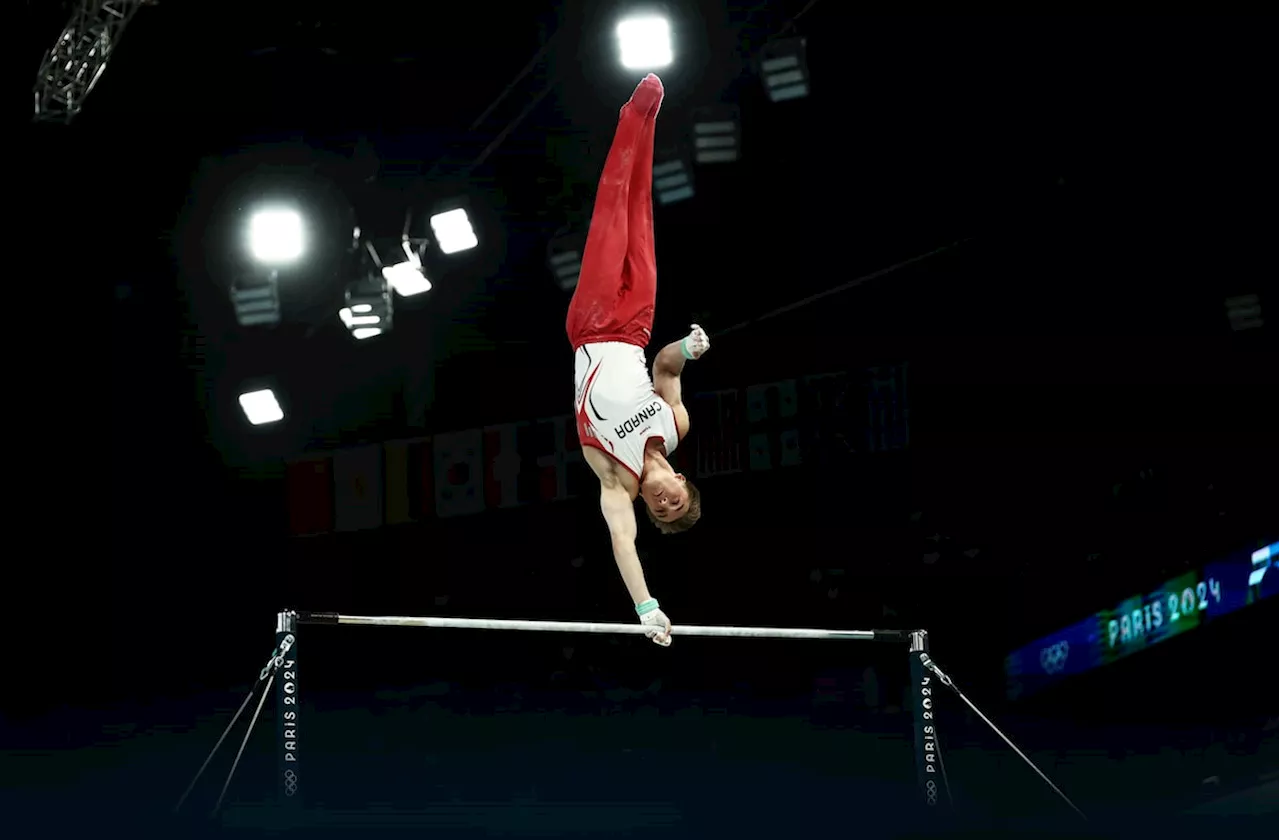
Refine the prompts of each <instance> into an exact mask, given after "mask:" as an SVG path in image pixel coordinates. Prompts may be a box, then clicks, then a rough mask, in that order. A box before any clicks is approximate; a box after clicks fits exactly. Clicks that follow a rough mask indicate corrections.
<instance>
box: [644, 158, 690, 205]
mask: <svg viewBox="0 0 1280 840" xmlns="http://www.w3.org/2000/svg"><path fill="white" fill-rule="evenodd" d="M653 195H654V197H655V198H657V199H658V203H659V204H663V205H666V204H675V203H676V202H678V201H687V200H689V199H691V198H693V165H692V164H691V163H690V161H689V159H688V157H687V156H686V155H683V154H680V153H678V152H666V153H663V154H661V155H655V156H654V164H653Z"/></svg>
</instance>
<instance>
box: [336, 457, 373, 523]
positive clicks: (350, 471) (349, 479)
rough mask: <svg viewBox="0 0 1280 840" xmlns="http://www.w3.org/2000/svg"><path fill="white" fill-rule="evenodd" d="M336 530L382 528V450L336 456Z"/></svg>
mask: <svg viewBox="0 0 1280 840" xmlns="http://www.w3.org/2000/svg"><path fill="white" fill-rule="evenodd" d="M333 491H334V504H333V512H334V529H335V530H337V531H363V530H366V529H369V528H378V527H380V526H381V525H382V495H383V479H382V447H381V446H380V445H371V446H358V447H354V448H351V449H339V450H337V451H336V452H334V453H333Z"/></svg>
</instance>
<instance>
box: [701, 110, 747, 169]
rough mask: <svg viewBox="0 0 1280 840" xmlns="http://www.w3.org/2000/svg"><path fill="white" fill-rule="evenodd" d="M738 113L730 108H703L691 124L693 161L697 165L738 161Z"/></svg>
mask: <svg viewBox="0 0 1280 840" xmlns="http://www.w3.org/2000/svg"><path fill="white" fill-rule="evenodd" d="M738 135H739V132H738V112H737V109H735V108H733V107H730V106H727V105H726V106H716V107H712V108H703V109H701V110H700V111H699V112H698V117H697V119H696V120H695V121H694V124H693V149H694V152H693V153H694V159H695V160H697V162H698V163H733V162H734V161H736V160H737V159H738Z"/></svg>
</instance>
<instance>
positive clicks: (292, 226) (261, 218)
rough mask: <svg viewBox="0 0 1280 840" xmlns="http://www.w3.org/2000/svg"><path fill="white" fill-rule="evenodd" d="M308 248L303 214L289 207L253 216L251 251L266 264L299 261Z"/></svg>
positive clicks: (250, 230)
mask: <svg viewBox="0 0 1280 840" xmlns="http://www.w3.org/2000/svg"><path fill="white" fill-rule="evenodd" d="M305 247H306V237H305V234H304V232H303V228H302V217H301V216H300V215H298V213H297V211H295V210H290V209H288V208H272V209H264V210H259V211H257V212H256V213H254V214H253V215H252V216H250V217H249V253H250V254H251V255H252V256H253V258H254V259H255V260H256V261H257V262H259V263H261V264H262V265H268V266H277V265H285V264H287V263H291V262H294V261H296V260H297V259H298V258H299V257H301V256H302V252H303V250H304V248H305Z"/></svg>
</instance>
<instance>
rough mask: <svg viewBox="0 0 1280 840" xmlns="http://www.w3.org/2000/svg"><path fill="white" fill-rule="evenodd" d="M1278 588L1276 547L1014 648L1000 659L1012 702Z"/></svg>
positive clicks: (1279, 550)
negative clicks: (1003, 661) (1002, 659)
mask: <svg viewBox="0 0 1280 840" xmlns="http://www.w3.org/2000/svg"><path fill="white" fill-rule="evenodd" d="M1278 589H1280V543H1272V544H1271V545H1269V546H1267V547H1265V548H1260V549H1258V550H1257V551H1252V552H1241V553H1239V554H1236V555H1232V556H1231V557H1228V558H1226V559H1224V560H1219V561H1216V562H1213V563H1209V564H1207V565H1205V566H1204V568H1202V569H1200V570H1198V571H1192V572H1187V573H1185V574H1182V575H1179V576H1178V577H1176V578H1173V579H1172V580H1168V581H1165V583H1164V584H1162V585H1161V586H1159V587H1157V588H1156V589H1154V590H1152V591H1150V592H1148V593H1145V594H1143V595H1135V596H1133V597H1131V598H1126V599H1125V600H1124V601H1122V602H1120V603H1119V604H1117V605H1115V606H1114V607H1111V608H1108V609H1104V610H1100V611H1098V612H1097V613H1094V614H1093V615H1091V616H1089V617H1088V618H1086V619H1084V620H1083V621H1080V622H1079V623H1077V624H1073V625H1071V626H1070V627H1066V628H1064V629H1062V630H1059V631H1058V632H1056V633H1051V634H1049V635H1048V636H1045V637H1043V638H1040V639H1037V640H1035V641H1034V642H1031V643H1030V644H1028V645H1024V646H1023V647H1020V648H1018V649H1017V650H1015V651H1014V652H1013V653H1010V654H1009V655H1008V657H1006V658H1005V676H1006V678H1007V683H1008V692H1009V697H1010V698H1011V699H1016V698H1018V697H1022V696H1026V695H1028V694H1033V693H1035V692H1037V691H1041V690H1043V689H1045V688H1047V687H1048V686H1050V685H1053V684H1054V683H1057V682H1060V681H1061V680H1064V679H1066V678H1068V677H1070V676H1073V675H1075V674H1083V673H1085V672H1086V671H1092V670H1093V669H1095V668H1098V667H1101V666H1103V665H1108V664H1110V663H1112V662H1116V661H1118V660H1120V659H1123V658H1125V657H1127V656H1131V655H1133V654H1135V653H1138V652H1139V651H1142V650H1146V649H1147V648H1149V647H1151V646H1152V645H1157V644H1160V643H1161V642H1164V641H1167V640H1169V639H1171V638H1173V637H1175V636H1178V635H1181V634H1183V633H1186V632H1188V631H1190V630H1194V629H1195V628H1197V627H1199V626H1201V625H1202V624H1204V623H1205V622H1207V621H1212V620H1213V619H1215V618H1218V617H1220V616H1224V615H1228V614H1229V613H1233V612H1235V611H1236V610H1239V609H1243V608H1244V607H1247V606H1249V605H1250V604H1255V603H1257V602H1259V601H1264V600H1267V599H1268V598H1274V597H1276V593H1277V590H1278Z"/></svg>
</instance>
